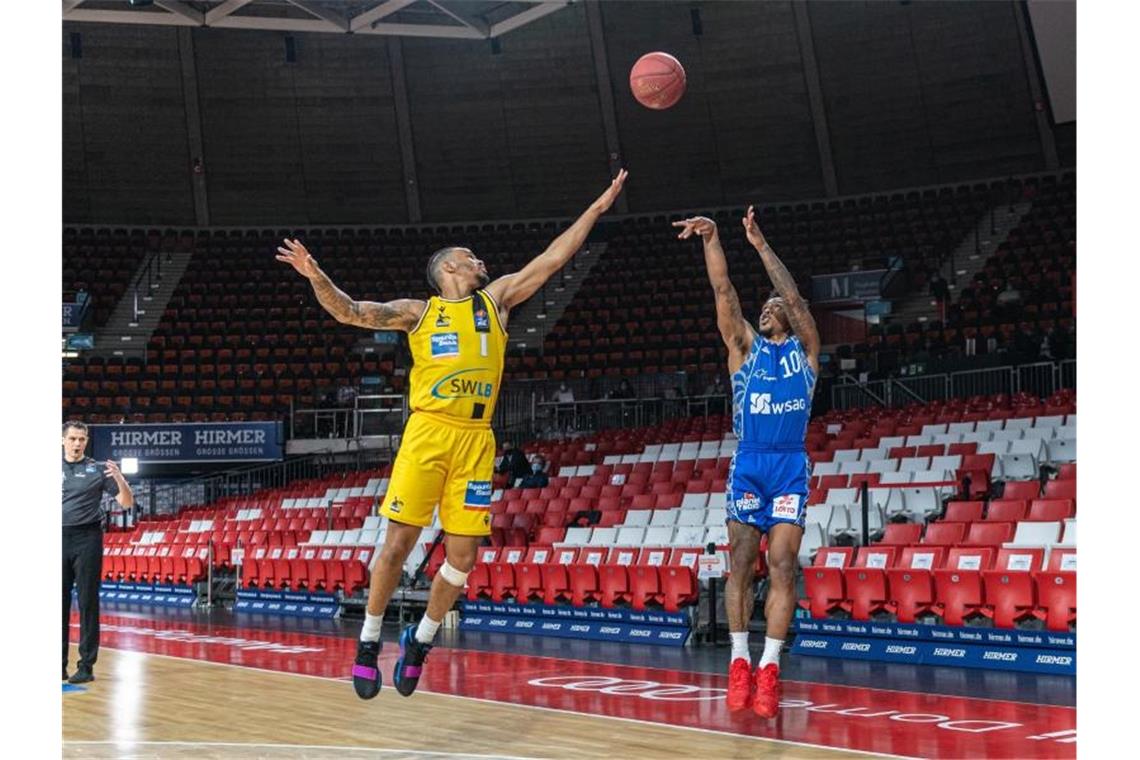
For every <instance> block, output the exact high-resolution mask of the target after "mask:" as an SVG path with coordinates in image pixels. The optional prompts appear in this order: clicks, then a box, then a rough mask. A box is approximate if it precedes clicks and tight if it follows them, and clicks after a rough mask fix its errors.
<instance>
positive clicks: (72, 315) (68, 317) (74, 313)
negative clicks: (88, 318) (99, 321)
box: [63, 301, 88, 332]
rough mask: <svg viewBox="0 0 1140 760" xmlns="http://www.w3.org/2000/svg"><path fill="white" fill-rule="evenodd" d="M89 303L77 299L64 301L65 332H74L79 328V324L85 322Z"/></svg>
mask: <svg viewBox="0 0 1140 760" xmlns="http://www.w3.org/2000/svg"><path fill="white" fill-rule="evenodd" d="M87 303H88V302H87V301H84V302H82V303H80V302H77V301H70V302H69V301H64V302H63V330H64V332H72V331H74V330H78V329H79V326H80V325H81V324H82V323H83V314H84V312H86V311H87V309H86V307H87Z"/></svg>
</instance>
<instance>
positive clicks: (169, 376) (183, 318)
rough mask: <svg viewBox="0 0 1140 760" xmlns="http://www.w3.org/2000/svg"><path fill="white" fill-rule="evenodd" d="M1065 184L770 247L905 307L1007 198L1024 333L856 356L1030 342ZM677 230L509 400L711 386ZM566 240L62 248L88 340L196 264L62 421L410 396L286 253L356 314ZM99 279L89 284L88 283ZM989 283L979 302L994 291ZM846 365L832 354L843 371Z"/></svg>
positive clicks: (1059, 264)
mask: <svg viewBox="0 0 1140 760" xmlns="http://www.w3.org/2000/svg"><path fill="white" fill-rule="evenodd" d="M1074 181H1075V180H1074V178H1073V176H1072V175H1071V174H1070V175H1066V176H1065V177H1063V178H1062V179H1061V181H1060V182H1057V181H1056V178H1052V181H1050V178H1045V179H1043V180H1041V181H1040V182H1038V181H1037V180H1035V179H1032V178H1031V179H1027V180H1013V181H1012V182H1013V183H1014V184H1013V185H1010V182H1011V181H1010V180H1004V179H1003V180H995V181H993V182H989V183H975V184H969V185H961V186H959V187H956V188H942V189H939V190H924V191H900V192H895V193H889V194H878V195H868V196H862V197H858V198H850V199H845V200H842V201H838V200H837V201H818V202H813V203H796V204H785V205H778V206H767V207H762V208H760V209H759V210H758V211H759V213H760V216H761V218H762V220H763V224H764V229H765V232H766V234H767V235H768V236H769V237H770V238H771V239H772V240H773V243H774V244H775V245H776V246H777V248H778V249H779V250H780V252H781V255H782V257H783V258H784V260H785V262H786V263H787V264H788V266H789V267H790V268H791V270H792V271H793V274H795V275H796V276H797V278H799V279H800V281H801V286H802V287H805V288H806V285H807V280H806V277H807V275H808V274H810V273H820V272H828V271H841V270H847V269H850V268H851V265H852V263H857V264H859V265H863V266H880V265H881V264H882V262H883V261H884V260H885V258H886V257H890V256H892V255H895V254H905V256H904V260H905V262H906V266H907V273H908V276H909V277H910V278H911V282H910V287H911V289H912V290H913V289H918V290H921V289H923V288H925V287H926V285H925V281H924V280H923V277H924V274H923V273H924V272H925V270H926V269H927V268H929V266H932V265H933V264H934V263H936V262H938V261H940V260H941V259H942V257H944V256H945V254H946V253H947V251H948V250H949V249H950V248H951V247H953V246H954V245H957V244H958V243H960V242H961V240H962V239H963V238H964V237H965V236H966V235H967V234H968V233H969V232H970V230H972V229H973V228H974V226H975V225H976V224H977V221H978V219H979V218H980V217H981V216H982V215H983V214H984V212H985V211H987V210H988V209H989V208H991V207H992V206H993V205H995V204H997V203H1000V202H1002V201H1003V200H1004V199H1006V198H1007V197H1009V194H1010V193H1011V192H1013V193H1021V194H1030V195H1033V196H1034V197H1035V200H1034V206H1033V210H1032V211H1031V212H1030V213H1029V214H1027V215H1026V218H1025V219H1024V220H1023V223H1022V225H1021V227H1019V228H1018V230H1016V231H1015V233H1016V234H1012V233H1011V235H1010V239H1009V240H1008V241H1006V244H1004V245H1005V247H1004V248H1002V249H1000V250H999V252H998V253H997V254H995V261H994V262H992V263H987V269H986V271H985V272H983V273H982V274H981V275H980V276H984V277H986V278H991V279H993V281H995V282H996V281H999V280H1001V279H1004V278H1006V277H1007V275H1008V276H1009V277H1013V276H1014V273H1015V270H1016V272H1017V273H1019V274H1018V275H1017V276H1019V277H1024V278H1025V281H1026V285H1025V287H1026V288H1027V289H1026V290H1025V293H1026V298H1027V299H1029V300H1028V301H1027V305H1026V312H1025V315H1023V318H1022V319H1021V320H1020V322H1018V321H1017V320H1013V321H1009V322H1003V323H1001V324H999V325H996V326H995V325H990V324H984V322H985V320H981V318H980V317H979V316H978V315H979V314H986V313H988V312H987V311H986V309H985V308H983V307H984V303H983V302H981V301H978V302H976V303H975V302H966V305H965V307H964V308H963V317H962V319H961V320H959V321H958V322H955V323H954V324H949V323H948V324H947V325H945V326H944V325H942V324H940V323H939V324H934V323H927V324H916V325H911V326H908V327H907V328H906V332H905V333H903V332H902V327H901V326H896V327H891V328H889V329H888V330H887V332H885V333H883V334H880V332H881V331H879V330H877V329H875V328H873V329H872V335H871V338H870V341H869V343H867V344H865V345H862V346H859V347H856V351H857V352H862V353H861V354H860V355H865V354H866V353H867V352H868V351H872V350H876V351H878V350H883V349H891V348H899V349H900V350H902V349H905V350H911V349H914V348H917V347H919V346H926V347H929V346H930V345H933V344H937V345H950V344H954V345H957V344H958V343H959V342H960V338H961V336H962V335H963V334H964V331H980V334H983V335H988V334H990V332H992V331H993V330H998V331H999V332H1001V333H1003V334H1004V333H1008V332H1010V331H1011V330H1016V329H1018V327H1019V325H1020V324H1021V323H1024V324H1026V325H1031V326H1032V328H1033V329H1035V330H1037V329H1040V330H1046V329H1052V328H1054V327H1056V328H1057V329H1059V330H1062V331H1063V330H1067V329H1068V328H1069V327H1071V326H1072V323H1073V320H1072V318H1071V317H1072V314H1071V311H1072V309H1071V307H1072V292H1071V291H1072V288H1071V282H1070V279H1071V270H1072V268H1073V261H1072V251H1071V249H1069V248H1067V247H1066V246H1067V245H1068V243H1069V242H1071V240H1072V238H1073V225H1072V213H1071V212H1072V205H1073V200H1072V198H1073V193H1072V184H1073V182H1074ZM1011 188H1012V189H1011ZM742 214H743V209H722V210H721V211H719V212H716V213H715V216H716V218H717V221H718V223H719V224H720V226H721V227H722V228H723V229H724V231H725V232H724V244H725V248H726V252H727V254H728V256H729V258H730V260H731V261H730V263H731V265H732V269H733V277H734V282H736V284H737V287H738V290H739V291H740V293H741V297H742V299H743V303H744V305H745V308H746V311H749V312H752V311H757V310H758V308H759V300H758V299H759V298H760V297H761V296H762V295H763V294H765V293H767V291H768V289H769V286H768V285H767V279H766V277H765V276H764V274H763V271H762V268H761V267H760V266H759V264H758V262H757V261H756V259H755V256H754V255H753V253H752V252H751V249H750V248H748V247H747V244H746V243H745V242H744V241H743V238H742V237H741V236H740V235H739V234H738V233H739V225H740V222H739V220H740V217H741V216H742ZM670 221H671V218H669V217H666V216H665V215H656V216H639V217H631V218H627V219H625V220H623V221H621V222H616V223H612V224H611V225H609V227H608V229H607V234H609V235H610V240H609V247H608V250H607V253H606V255H605V257H604V258H603V259H602V260H601V261H599V262H598V264H597V265H596V266H595V267H594V268H593V270H592V271H591V272H590V274H589V276H588V277H587V278H586V280H585V282H584V284H583V285H582V288H581V290H580V291H579V292H578V293H577V295H576V297H575V298H574V300H573V301H572V302H571V303H570V304H569V306H568V307H567V309H566V311H565V313H564V314H563V316H562V318H561V319H560V320H559V321H558V323H557V324H556V325H554V326H553V327H552V329H551V330H550V332H549V333H548V334H547V335H546V336H545V341H544V345H543V348H542V350H541V351H540V350H537V349H528V350H526V351H523V352H522V353H521V354H519V353H512V354H510V355H508V357H507V361H506V374H505V378H506V380H507V381H508V382H509V381H510V380H512V379H519V378H539V379H541V378H552V379H559V378H565V377H570V376H571V375H574V376H583V375H584V376H585V377H588V378H592V377H599V376H602V375H627V376H633V375H639V374H650V375H652V374H654V373H657V372H675V371H683V372H686V373H689V374H691V375H693V376H696V375H698V374H703V375H705V376H709V375H714V374H716V373H719V372H720V371H721V370H722V368H723V366H724V355H723V348H722V345H721V341H720V338H719V335H718V334H717V332H716V326H715V313H714V312H713V310H712V308H711V306H712V305H711V302H710V301H709V299H708V298H707V297H706V295H707V294H706V293H705V289H704V287H703V285H702V286H701V287H698V288H697V290H696V291H694V290H693V284H694V283H704V282H705V273H704V268H703V259H702V257H701V255H700V252H699V250H698V249H697V248H696V246H695V245H694V244H693V243H692V241H679V240H677V239H676V236H675V234H674V232H673V230H672V228H671V227H670V226H669V222H670ZM565 224H566V221H562V222H557V223H556V222H551V221H546V222H528V223H523V222H515V223H510V224H507V223H499V224H482V225H476V224H470V225H446V226H444V225H435V226H420V227H408V228H398V229H392V228H374V229H371V228H343V229H341V228H328V227H320V228H310V229H296V230H286V229H265V228H257V229H240V230H203V229H199V230H171V229H151V230H146V231H145V232H144V231H141V230H131V231H130V233H129V234H128V233H127V232H126V231H124V230H108V229H105V228H101V229H98V230H92V229H86V228H85V229H76V228H67V229H66V230H65V243H64V246H65V254H64V259H65V280H64V289H65V290H69V289H73V288H75V287H78V286H82V285H86V286H88V288H87V289H88V290H89V291H90V292H91V293H92V295H93V297H94V298H95V303H96V306H97V310H98V311H99V314H98V315H97V320H103V319H105V317H106V312H107V311H108V310H109V309H110V308H111V307H113V306H114V304H115V303H116V302H117V300H118V298H119V297H120V296H121V295H122V294H123V292H124V289H125V288H126V285H127V284H128V283H129V280H130V278H131V276H132V275H133V272H134V270H135V269H137V267H138V264H139V263H140V262H141V261H142V259H143V257H144V256H145V254H146V253H147V252H149V251H151V250H162V251H167V250H184V251H193V253H194V255H193V258H192V259H191V261H190V264H189V267H188V269H187V270H186V272H185V274H184V275H183V277H182V280H181V281H180V283H179V285H178V288H177V290H176V291H175V293H174V295H173V297H172V298H171V300H170V302H169V303H168V304H167V306H166V309H165V311H164V313H163V316H162V320H161V322H160V324H159V325H158V327H157V329H156V330H155V332H154V334H153V336H152V337H151V340H150V342H149V344H148V346H147V354H146V358H145V361H144V360H142V359H138V358H133V359H123V358H121V357H111V358H107V359H104V358H101V357H90V358H84V357H81V358H79V359H76V360H73V361H71V362H69V363H68V365H67V367H66V368H65V373H64V415H65V416H71V417H76V416H77V417H82V418H83V419H85V420H87V421H89V422H107V421H118V420H119V419H120V418H122V417H126V418H127V420H128V421H131V422H169V421H225V420H234V421H241V420H247V419H254V420H265V419H275V418H278V417H280V416H281V415H282V414H284V413H285V411H286V410H287V409H289V407H290V403H292V404H293V405H294V406H295V407H311V406H316V405H317V402H318V401H319V398H320V395H321V394H322V392H323V391H327V390H332V389H334V388H335V387H336V386H337V385H339V384H344V383H347V384H351V385H359V384H360V383H361V382H362V381H363V380H365V379H366V378H367V379H368V380H369V381H375V382H379V383H380V386H379V387H389V388H391V390H392V391H394V392H401V391H402V390H403V389H404V382H405V376H404V375H403V374H402V373H400V372H397V371H396V370H397V369H398V367H397V363H398V362H399V363H400V364H401V366H402V365H403V363H404V361H403V360H402V359H399V358H398V357H397V356H396V355H395V354H394V352H392V351H390V350H389V351H387V352H385V349H384V347H377V346H373V348H375V349H377V351H376V352H374V353H363V352H360V351H358V350H357V347H358V344H359V342H360V341H361V340H363V339H366V338H367V335H366V334H365V333H363V332H362V331H361V330H359V329H358V328H353V327H350V326H345V325H340V324H338V323H337V322H335V320H333V319H331V317H329V315H328V314H327V313H325V311H324V310H323V309H322V308H321V307H320V306H319V304H318V303H317V302H316V299H315V298H314V297H313V295H312V293H311V289H310V287H309V285H308V283H306V282H305V281H304V280H303V279H302V278H300V277H298V276H297V275H296V273H294V272H293V271H292V270H291V269H290V268H289V267H287V266H285V265H282V264H280V263H279V262H277V261H276V260H275V259H274V258H273V253H274V250H275V249H276V247H277V245H279V244H280V241H281V239H282V238H284V237H297V238H300V239H301V240H302V241H304V242H305V243H306V244H307V245H308V246H309V248H310V249H311V250H312V251H313V253H314V254H315V255H316V256H317V257H318V258H319V260H320V261H321V264H322V266H323V267H324V268H325V269H326V271H328V272H329V274H330V276H332V277H333V279H334V280H335V281H336V282H337V283H338V284H339V285H340V286H341V287H342V288H343V289H344V290H345V291H346V292H348V293H350V294H351V295H352V296H353V297H356V298H361V299H376V300H384V299H389V298H396V297H406V296H407V295H409V294H416V293H426V287H425V282H424V279H423V262H424V261H425V260H426V257H427V256H428V254H430V253H431V252H432V251H433V250H435V249H436V248H437V247H439V246H441V245H445V244H448V243H458V244H464V245H470V246H471V247H472V248H473V250H475V252H476V253H477V254H478V255H480V256H481V257H483V258H484V259H485V260H486V261H487V265H488V269H489V270H490V271H491V272H492V274H497V273H501V272H507V271H512V270H514V269H517V268H519V267H520V266H522V264H523V263H525V261H526V260H528V259H529V258H530V257H531V256H533V255H534V254H536V253H537V252H539V251H541V250H542V248H543V247H544V246H545V245H546V244H547V243H548V242H549V241H550V240H551V239H552V238H553V237H555V236H556V235H557V233H558V232H559V231H560V228H561V227H563V226H565ZM1042 256H1045V257H1047V259H1048V264H1047V266H1046V267H1045V270H1044V272H1043V273H1035V272H1032V271H1031V272H1028V273H1024V272H1022V270H1024V269H1026V268H1027V267H1029V262H1030V261H1034V262H1036V261H1038V260H1040V259H1041V257H1042ZM647 261H651V262H652V266H646V262H647ZM88 271H90V272H93V273H95V274H96V275H97V276H95V277H92V278H89V279H84V278H83V276H82V275H85V273H86V272H88ZM990 281H991V280H990V279H986V280H984V283H983V284H985V285H986V286H987V287H988V284H989V283H990ZM980 282H982V281H980ZM1018 282H1020V281H1019V280H1018ZM558 284H559V283H558V282H557V281H556V282H555V283H554V285H555V286H557V285H558ZM1038 285H1040V286H1041V287H1042V288H1045V289H1044V290H1041V291H1040V293H1039V292H1038V291H1037V290H1033V288H1036V287H1037V286H1038ZM1046 286H1048V287H1046ZM977 290H978V292H979V293H981V292H982V290H981V289H977ZM1054 291H1056V292H1054ZM804 292H808V291H806V290H805V291H804ZM971 292H973V290H971ZM694 293H696V294H697V295H698V296H699V297H694ZM979 297H980V296H979ZM986 297H989V296H986ZM983 300H984V299H983ZM971 320H974V321H971ZM979 320H980V321H979ZM896 329H897V331H898V334H895V330H896ZM934 333H937V334H938V335H937V337H932V336H934ZM932 341H933V344H932ZM983 342H984V341H983ZM1039 342H1040V341H1038V343H1039ZM850 351H851V348H850V347H842V346H841V347H840V348H839V350H838V352H837V355H838V356H840V357H842V356H845V355H848V354H850ZM1060 445H1061V446H1062V447H1063V446H1064V444H1060ZM918 456H922V455H918Z"/></svg>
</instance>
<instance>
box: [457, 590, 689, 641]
mask: <svg viewBox="0 0 1140 760" xmlns="http://www.w3.org/2000/svg"><path fill="white" fill-rule="evenodd" d="M459 628H460V630H470V631H497V632H499V633H523V634H529V635H532V636H554V637H557V638H572V639H592V640H595V641H622V642H627V643H631V642H637V643H643V644H659V645H663V646H684V645H685V642H686V641H687V640H688V638H689V634H690V633H691V632H692V625H691V621H690V619H689V616H688V615H685V614H684V613H681V614H678V613H675V612H674V613H670V612H662V611H660V610H642V611H640V612H639V611H637V610H632V609H628V608H607V607H570V606H566V605H553V606H551V605H545V604H514V603H511V602H506V603H497V602H486V601H479V602H468V601H461V602H460V617H459Z"/></svg>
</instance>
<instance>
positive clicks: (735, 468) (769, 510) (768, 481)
mask: <svg viewBox="0 0 1140 760" xmlns="http://www.w3.org/2000/svg"><path fill="white" fill-rule="evenodd" d="M810 478H811V460H810V459H808V455H807V453H806V452H805V451H804V450H803V449H797V450H793V451H777V450H771V449H759V448H758V449H751V448H749V447H747V446H746V445H744V444H741V446H740V448H738V449H737V451H736V454H734V455H733V457H732V466H731V467H730V469H729V472H728V494H727V495H726V499H725V501H726V505H727V509H728V520H735V521H736V522H740V523H744V524H745V525H751V526H753V527H754V528H757V529H759V530H760V532H762V533H767V532H768V530H769V529H770V528H771V527H772V526H773V525H775V524H776V523H788V524H791V525H798V526H799V527H800V528H803V527H804V516H805V512H806V510H807V499H808V482H809V480H810Z"/></svg>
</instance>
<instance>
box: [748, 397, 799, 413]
mask: <svg viewBox="0 0 1140 760" xmlns="http://www.w3.org/2000/svg"><path fill="white" fill-rule="evenodd" d="M806 409H807V402H806V401H805V400H803V399H802V398H793V399H788V400H787V401H781V402H779V403H776V404H773V403H772V394H771V393H753V394H752V395H751V396H749V409H748V411H749V412H751V413H752V414H786V413H788V412H802V411H804V410H806Z"/></svg>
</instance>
